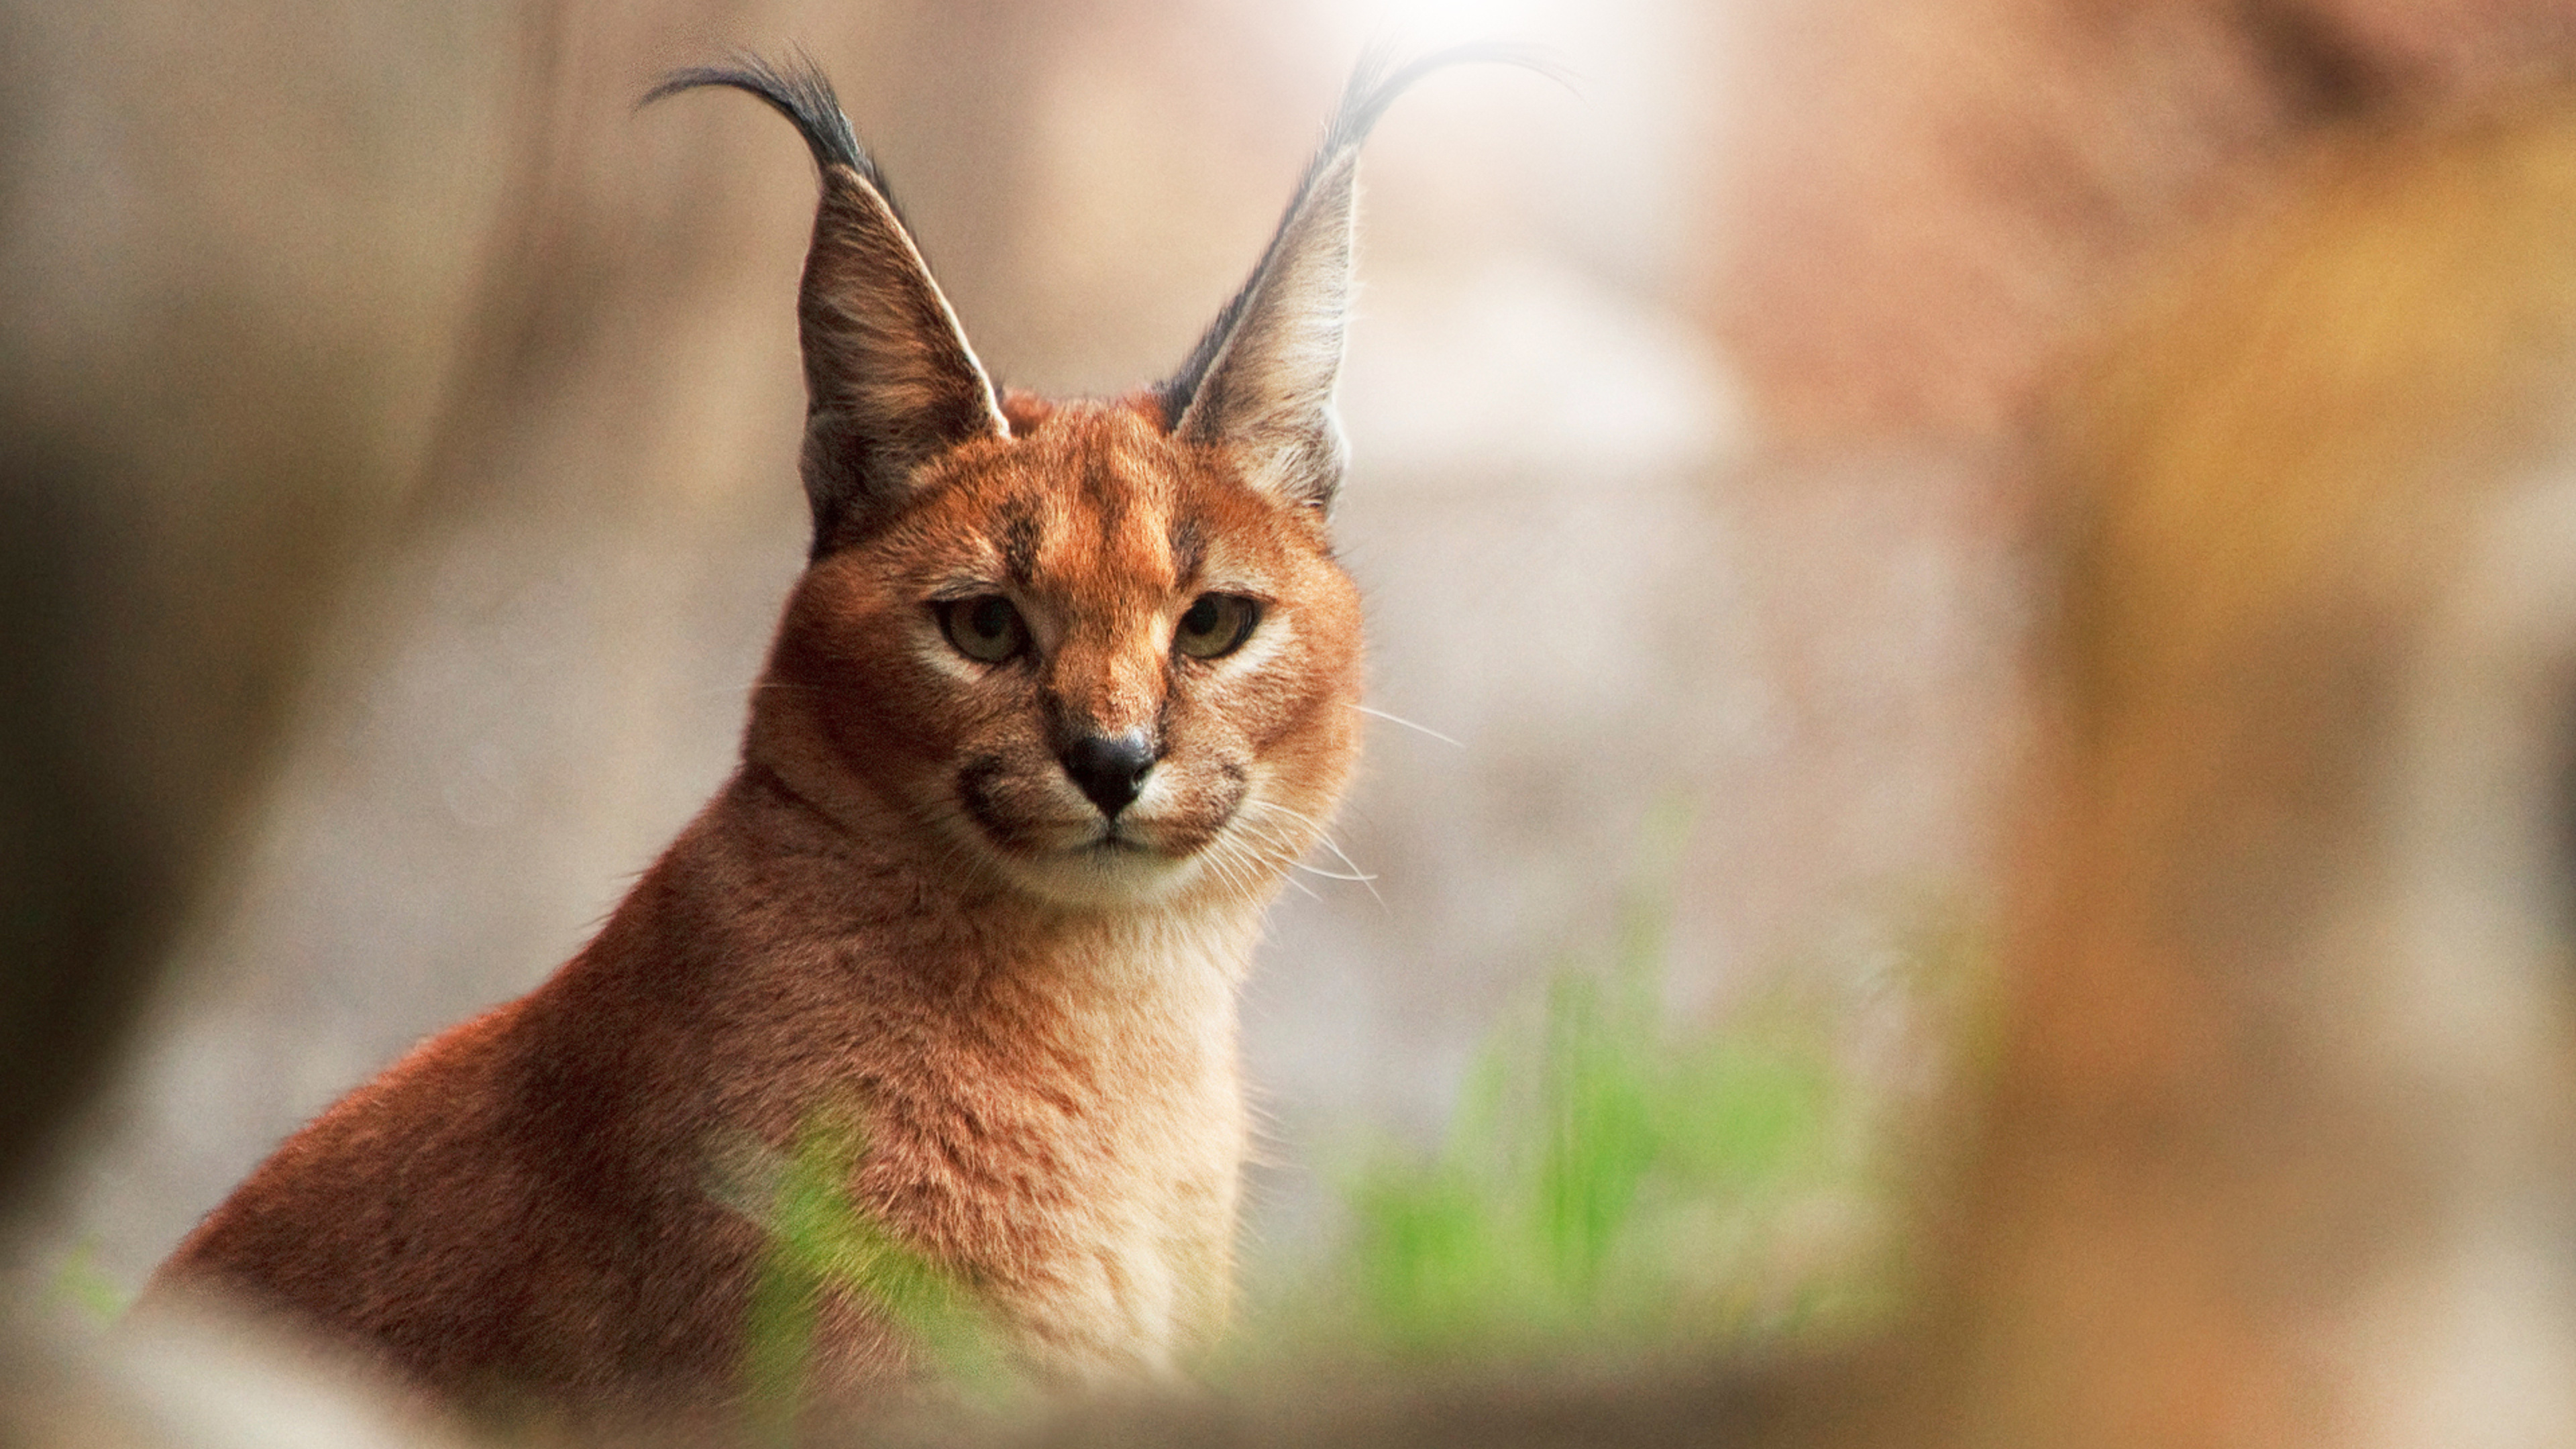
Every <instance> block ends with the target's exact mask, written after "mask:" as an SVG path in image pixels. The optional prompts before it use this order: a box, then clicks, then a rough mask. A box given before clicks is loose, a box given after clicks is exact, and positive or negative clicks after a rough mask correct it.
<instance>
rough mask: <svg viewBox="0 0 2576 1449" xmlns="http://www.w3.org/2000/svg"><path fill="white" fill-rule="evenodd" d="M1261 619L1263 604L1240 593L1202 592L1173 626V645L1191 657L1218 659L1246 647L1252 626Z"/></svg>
mask: <svg viewBox="0 0 2576 1449" xmlns="http://www.w3.org/2000/svg"><path fill="white" fill-rule="evenodd" d="M1260 622H1261V605H1260V603H1259V602H1258V601H1257V600H1253V599H1247V598H1245V597H1244V596H1242V595H1241V594H1201V595H1199V597H1198V601H1197V602H1196V603H1193V604H1191V605H1190V606H1189V608H1187V609H1185V610H1183V611H1182V613H1181V622H1180V623H1179V624H1177V625H1175V626H1174V627H1173V629H1172V647H1173V648H1175V649H1178V650H1179V651H1181V652H1182V653H1183V654H1186V655H1188V656H1190V657H1191V658H1192V659H1216V658H1221V657H1223V656H1225V655H1228V654H1231V653H1233V652H1234V651H1235V650H1237V649H1239V648H1241V647H1243V641H1244V640H1246V639H1249V638H1251V637H1252V626H1253V625H1255V624H1258V623H1260Z"/></svg>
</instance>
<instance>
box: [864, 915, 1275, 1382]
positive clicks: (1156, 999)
mask: <svg viewBox="0 0 2576 1449" xmlns="http://www.w3.org/2000/svg"><path fill="white" fill-rule="evenodd" d="M1256 927H1257V917H1254V916H1252V915H1250V914H1248V913H1245V912H1242V911H1239V910H1229V911H1226V912H1224V913H1223V914H1221V915H1217V914H1193V915H1177V914H1160V913H1158V914H1155V915H1151V916H1148V917H1145V918H1142V919H1126V920H1108V921H1100V922H1094V923H1088V924H1086V925H1083V926H1080V927H1077V928H1066V929H1062V930H1059V931H1056V932H1051V933H1047V934H1046V935H1044V936H1041V937H1040V938H1039V939H1037V940H1036V941H1034V942H1032V943H1031V945H1030V947H1029V949H1027V950H1026V951H1024V952H1014V953H1011V954H1010V955H1008V956H1007V957H1005V958H1004V959H1000V960H995V961H992V962H989V963H985V964H984V965H983V967H982V969H981V970H980V971H978V972H976V973H975V974H974V976H973V977H972V979H971V980H969V981H967V982H965V983H964V984H962V985H961V986H960V987H959V989H958V990H957V991H956V992H955V993H954V994H953V996H951V997H950V998H949V999H947V1000H946V1001H944V1002H940V1003H938V1004H937V1005H936V1006H934V1007H932V1008H930V1009H927V1010H925V1011H924V1012H923V1013H922V1014H921V1015H920V1016H919V1017H917V1018H915V1019H913V1020H909V1021H900V1022H896V1023H890V1025H891V1026H892V1028H893V1029H892V1031H891V1032H890V1034H889V1036H888V1038H887V1039H886V1040H885V1041H884V1042H883V1043H882V1044H881V1046H880V1050H878V1051H874V1052H870V1053H868V1055H869V1056H870V1057H873V1058H876V1059H877V1062H876V1069H875V1070H873V1071H871V1072H869V1073H868V1074H866V1077H865V1078H864V1079H863V1080H862V1081H860V1082H859V1083H857V1084H856V1086H857V1088H858V1094H859V1096H860V1099H861V1103H862V1112H863V1115H864V1118H865V1120H866V1122H867V1127H868V1134H869V1142H868V1158H867V1160H866V1162H865V1163H864V1164H863V1166H862V1167H861V1169H860V1180H859V1197H860V1200H861V1201H863V1202H865V1203H867V1204H868V1205H869V1206H870V1208H871V1209H872V1210H874V1211H876V1212H879V1213H881V1214H883V1215H884V1217H885V1219H886V1221H887V1224H888V1226H889V1227H891V1228H893V1229H894V1230H895V1231H896V1232H897V1233H898V1234H900V1235H901V1236H903V1237H905V1238H907V1239H909V1240H911V1241H913V1242H915V1243H916V1244H918V1245H919V1246H921V1247H922V1248H924V1249H925V1250H927V1251H929V1252H930V1253H931V1254H932V1255H933V1256H934V1257H936V1258H937V1259H939V1260H941V1261H942V1262H944V1263H946V1264H947V1265H948V1266H949V1267H950V1268H952V1269H953V1270H954V1271H956V1272H958V1273H959V1274H960V1275H962V1276H963V1277H964V1278H965V1279H966V1280H967V1281H968V1282H969V1283H970V1284H971V1285H973V1287H974V1288H975V1289H976V1290H977V1291H978V1295H979V1297H980V1298H981V1299H982V1300H983V1301H984V1302H985V1303H986V1304H987V1305H988V1306H989V1308H990V1309H991V1310H992V1312H993V1314H994V1316H995V1318H996V1320H997V1321H998V1323H999V1325H1000V1327H1001V1329H1002V1331H1003V1334H1004V1336H1005V1338H1006V1340H1007V1345H1006V1346H1007V1347H1008V1349H1009V1350H1010V1351H1011V1352H1012V1354H1013V1356H1014V1357H1015V1358H1017V1359H1019V1360H1020V1361H1021V1362H1022V1363H1023V1364H1024V1365H1025V1366H1026V1367H1027V1368H1029V1369H1030V1370H1032V1371H1033V1372H1035V1373H1036V1374H1038V1375H1039V1376H1040V1377H1042V1378H1045V1379H1049V1380H1057V1381H1069V1382H1087V1381H1094V1380H1104V1379H1114V1378H1124V1377H1133V1376H1136V1375H1138V1374H1145V1375H1149V1376H1158V1375H1162V1374H1167V1373H1169V1372H1170V1371H1171V1370H1172V1369H1173V1368H1174V1367H1175V1364H1176V1362H1177V1361H1178V1360H1179V1359H1181V1358H1182V1357H1184V1356H1186V1354H1187V1352H1188V1351H1189V1350H1190V1349H1191V1348H1193V1347H1195V1346H1197V1345H1200V1344H1203V1343H1204V1342H1206V1341H1207V1339H1209V1338H1210V1337H1211V1336H1212V1335H1213V1334H1214V1333H1215V1332H1216V1330H1217V1329H1218V1328H1219V1327H1221V1325H1222V1323H1223V1320H1224V1317H1225V1314H1226V1309H1227V1293H1228V1283H1229V1280H1230V1277H1231V1269H1232V1259H1233V1240H1234V1232H1235V1213H1236V1202H1237V1196H1238V1181H1237V1180H1238V1176H1239V1174H1240V1171H1241V1168H1242V1163H1243V1158H1244V1152H1245V1147H1246V1142H1247V1136H1248V1127H1247V1123H1246V1120H1245V1113H1244V1105H1243V1091H1242V1083H1241V1076H1240V1071H1239V1068H1238V1065H1237V1060H1236V1044H1235V1022H1236V1006H1235V992H1236V987H1237V984H1238V983H1239V982H1240V980H1241V979H1242V975H1243V971H1244V968H1245V965H1246V962H1247V960H1248V957H1249V954H1250V949H1251V945H1252V938H1253V936H1254V934H1255V930H1256Z"/></svg>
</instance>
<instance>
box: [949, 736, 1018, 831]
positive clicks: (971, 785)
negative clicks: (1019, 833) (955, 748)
mask: <svg viewBox="0 0 2576 1449" xmlns="http://www.w3.org/2000/svg"><path fill="white" fill-rule="evenodd" d="M1001 773H1002V762H1001V761H1000V760H997V759H995V758H994V757H992V756H991V755H977V756H976V757H975V758H973V759H971V760H968V761H967V762H966V763H965V764H963V765H961V766H959V767H958V770H957V800H958V803H959V804H962V805H964V806H965V807H966V813H967V814H969V815H972V816H974V817H975V823H976V824H978V825H981V826H983V827H984V828H985V829H986V830H987V831H990V832H993V833H994V834H997V835H998V834H1000V833H1001V832H1003V831H1004V830H1006V829H1008V828H1009V827H1008V825H1007V823H1006V822H1005V821H1004V820H1003V819H1002V814H1001V811H1000V810H999V809H997V808H995V805H994V802H993V779H994V777H995V776H997V775H999V774H1001Z"/></svg>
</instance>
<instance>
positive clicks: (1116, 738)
mask: <svg viewBox="0 0 2576 1449" xmlns="http://www.w3.org/2000/svg"><path fill="white" fill-rule="evenodd" d="M1057 758H1058V759H1061V760H1063V761H1064V772H1065V773H1066V774H1067V775H1070V776H1072V777H1073V783H1075V784H1077V785H1079V786H1081V787H1082V793H1083V794H1085V795H1088V796H1090V797H1091V803H1092V804H1094V805H1097V806H1099V807H1100V813H1101V814H1103V815H1110V816H1115V815H1116V814H1117V813H1118V812H1119V811H1121V810H1124V809H1126V808H1127V806H1128V805H1129V803H1130V802H1132V801H1134V800H1135V798H1136V796H1137V794H1138V792H1140V791H1142V790H1143V789H1144V788H1145V772H1146V771H1148V770H1151V769H1153V768H1154V743H1153V741H1152V740H1150V739H1148V738H1146V736H1145V732H1144V731H1143V730H1128V731H1126V732H1124V733H1122V734H1114V735H1084V736H1083V737H1082V738H1080V739H1078V740H1075V741H1074V742H1073V743H1072V744H1069V745H1067V746H1065V747H1064V751H1063V753H1061V754H1060V755H1058V756H1057Z"/></svg>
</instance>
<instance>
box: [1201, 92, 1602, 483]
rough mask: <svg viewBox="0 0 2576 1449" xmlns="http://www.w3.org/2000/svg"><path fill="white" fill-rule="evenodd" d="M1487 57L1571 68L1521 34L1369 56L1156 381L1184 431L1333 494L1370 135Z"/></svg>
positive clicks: (1267, 474) (1275, 478) (1271, 475)
mask: <svg viewBox="0 0 2576 1449" xmlns="http://www.w3.org/2000/svg"><path fill="white" fill-rule="evenodd" d="M1479 62H1484V63H1495V64H1502V65H1515V66H1519V67H1521V68H1523V69H1525V70H1531V71H1536V72H1538V73H1539V74H1541V75H1545V76H1548V77H1551V78H1553V79H1556V80H1558V81H1565V80H1566V79H1567V77H1566V75H1565V73H1564V71H1563V69H1562V68H1561V67H1560V66H1558V65H1557V64H1556V63H1555V62H1554V61H1553V60H1552V59H1551V58H1549V57H1548V56H1547V55H1546V54H1545V53H1544V52H1541V51H1538V50H1534V49H1532V48H1530V47H1526V46H1519V45H1507V44H1500V43H1488V44H1479V45H1461V46H1453V47H1451V48H1449V49H1446V50H1438V51H1433V52H1431V53H1430V54H1428V55H1424V56H1420V57H1417V58H1415V59H1414V60H1411V61H1408V62H1406V63H1405V64H1403V65H1401V66H1396V65H1393V64H1392V55H1391V53H1390V52H1388V51H1386V50H1383V49H1378V50H1372V51H1370V52H1369V53H1368V54H1367V55H1364V56H1362V57H1361V59H1360V62H1359V64H1358V66H1357V67H1355V68H1354V69H1353V70H1352V72H1351V78H1350V80H1349V81H1348V82H1347V83H1346V84H1345V85H1344V86H1343V88H1342V99H1341V104H1340V105H1339V106H1337V107H1335V109H1334V112H1333V118H1332V120H1331V122H1330V123H1329V124H1327V125H1326V127H1325V128H1324V142H1323V144H1322V145H1321V146H1320V147H1318V148H1317V149H1316V152H1315V158H1314V160H1312V161H1310V162H1308V163H1307V165H1306V174H1305V176H1304V177H1303V178H1301V179H1300V180H1299V181H1298V183H1297V190H1296V193H1295V194H1294V195H1293V196H1292V197H1291V198H1290V199H1289V202H1288V210H1287V212H1286V213H1285V214H1284V215H1282V216H1281V217H1280V220H1279V229H1278V230H1277V231H1276V232H1275V233H1273V234H1272V236H1271V238H1270V245H1269V248H1268V249H1267V250H1265V251H1264V252H1263V253H1262V256H1261V262H1260V264H1259V265H1258V266H1256V267H1254V268H1253V270H1252V275H1251V276H1250V277H1249V278H1247V279H1246V280H1245V281H1244V284H1243V286H1242V287H1241V288H1240V289H1238V290H1237V291H1236V292H1235V294H1234V296H1233V297H1232V298H1231V299H1229V300H1228V301H1227V302H1226V304H1225V306H1224V307H1223V308H1222V309H1221V310H1220V311H1218V313H1217V316H1216V321H1215V322H1214V323H1213V324H1211V325H1210V326H1209V327H1208V330H1207V331H1206V332H1205V333H1204V334H1203V335H1201V336H1200V338H1199V340H1198V345H1197V346H1195V347H1193V348H1191V349H1190V355H1189V358H1188V360H1187V361H1185V362H1183V363H1182V364H1181V367H1180V370H1179V371H1178V372H1175V373H1173V374H1172V376H1171V377H1170V378H1169V379H1167V380H1166V381H1164V382H1163V383H1161V384H1160V385H1158V386H1157V387H1156V389H1155V391H1156V392H1157V394H1159V396H1160V397H1161V400H1162V404H1163V416H1164V417H1166V418H1169V419H1171V420H1172V432H1173V434H1174V436H1176V437H1180V438H1182V439H1184V440H1187V441H1192V442H1199V443H1208V444H1217V443H1227V444H1232V445H1235V446H1236V447H1237V448H1238V449H1239V450H1240V451H1241V453H1242V455H1243V456H1244V458H1245V460H1246V462H1247V464H1248V465H1249V466H1250V467H1251V468H1252V469H1253V471H1254V474H1255V476H1254V478H1253V481H1254V483H1255V484H1256V485H1258V486H1261V487H1264V488H1266V489H1269V490H1270V491H1272V492H1274V493H1276V494H1278V495H1279V496H1281V497H1283V498H1285V499H1287V500H1289V501H1292V502H1296V503H1302V504H1310V505H1313V506H1316V507H1323V506H1326V505H1328V504H1330V503H1331V501H1332V497H1333V493H1334V490H1335V489H1337V488H1338V487H1339V486H1340V484H1341V476H1342V458H1343V446H1342V432H1341V424H1340V421H1339V420H1338V419H1337V418H1335V416H1334V414H1333V384H1334V381H1335V379H1336V378H1337V377H1338V376H1339V375H1340V372H1341V362H1342V336H1343V332H1344V329H1345V326H1346V324H1347V322H1348V314H1349V310H1350V290H1351V281H1350V273H1351V224H1352V215H1353V209H1354V203H1355V200H1356V194H1357V193H1356V186H1355V180H1356V172H1357V168H1358V163H1359V150H1360V146H1361V144H1362V143H1363V142H1365V141H1367V140H1368V137H1369V132H1370V131H1371V130H1373V129H1375V128H1376V126H1377V123H1378V118H1379V117H1381V116H1383V115H1385V114H1386V110H1387V107H1389V106H1391V105H1393V104H1394V103H1395V100H1396V97H1398V96H1401V95H1403V94H1404V93H1405V91H1406V90H1408V89H1410V88H1411V87H1412V85H1413V84H1414V82H1416V81H1419V80H1421V79H1422V78H1423V77H1424V76H1427V75H1429V74H1431V73H1432V72H1433V71H1436V70H1442V69H1446V68H1447V67H1449V66H1453V65H1465V64H1471V63H1479Z"/></svg>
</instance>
